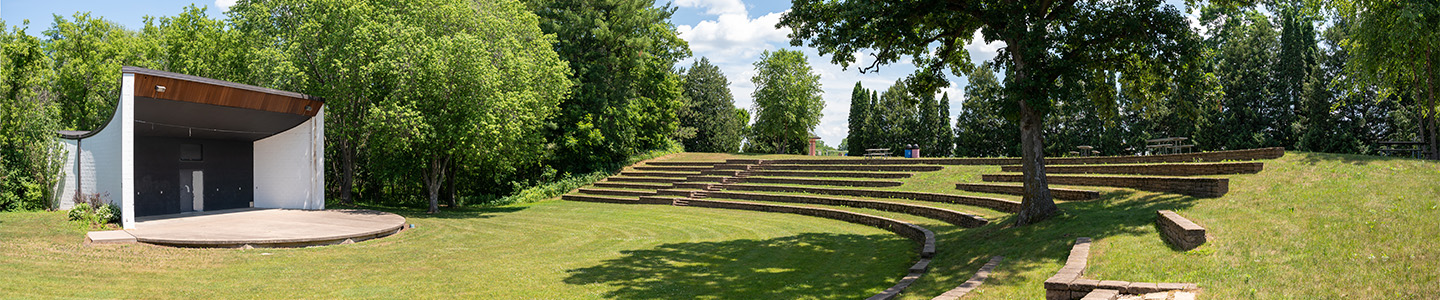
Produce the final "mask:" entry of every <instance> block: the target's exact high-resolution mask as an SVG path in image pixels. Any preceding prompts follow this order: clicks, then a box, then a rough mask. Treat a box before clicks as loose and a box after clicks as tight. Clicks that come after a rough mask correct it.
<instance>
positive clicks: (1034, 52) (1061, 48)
mask: <svg viewBox="0 0 1440 300" xmlns="http://www.w3.org/2000/svg"><path fill="white" fill-rule="evenodd" d="M793 5H794V6H793V7H792V9H791V11H790V12H789V13H787V14H786V15H785V16H784V17H782V18H781V21H780V23H779V24H777V26H787V27H789V28H791V29H792V30H794V32H793V33H792V34H791V36H790V37H791V38H792V40H791V44H792V45H801V44H804V42H805V41H806V40H809V41H810V43H809V45H810V46H813V47H815V48H816V49H818V50H819V51H820V53H821V55H831V57H832V62H834V63H837V64H840V65H841V66H846V67H848V66H849V65H850V64H851V63H852V62H853V57H854V56H853V55H852V54H853V53H864V52H872V53H873V56H874V57H873V59H874V60H873V61H874V63H872V64H871V65H870V66H867V67H863V68H861V71H869V70H875V69H876V68H878V67H879V66H881V65H885V64H890V63H894V62H896V61H899V60H900V59H901V57H902V56H910V57H912V61H914V62H915V64H916V66H917V67H919V70H918V71H917V72H916V73H915V74H914V75H911V76H910V78H909V79H908V81H910V83H911V84H912V85H914V86H915V88H917V90H919V91H929V92H930V93H934V90H935V89H936V88H939V87H941V86H943V85H946V84H948V82H945V79H944V72H945V71H946V70H949V71H950V72H952V73H965V72H966V71H967V70H969V69H971V67H972V62H971V61H970V55H969V53H968V51H966V50H965V45H967V44H969V43H970V42H971V41H972V40H974V39H975V37H976V36H977V34H976V32H977V31H978V32H979V33H980V34H978V36H981V37H982V38H983V40H984V41H985V42H991V41H1004V42H1005V47H1004V48H1002V49H1001V50H1000V52H999V55H998V56H996V59H995V60H996V62H997V63H998V64H999V65H1000V66H1003V67H1004V68H1006V69H1007V70H1008V71H1009V73H1008V76H1006V79H1005V81H1006V82H1005V83H1006V84H1005V87H1006V96H1007V97H1009V101H1007V102H1008V103H1009V104H1007V107H1006V110H1009V111H1015V112H1016V114H1017V115H1018V116H1019V119H1020V135H1021V141H1022V147H1021V150H1022V151H1021V158H1022V159H1021V161H1022V167H1021V170H1022V173H1023V174H1024V184H1025V196H1024V199H1023V200H1022V201H1021V210H1020V212H1019V213H1018V214H1017V216H1016V218H1015V222H1016V224H1017V225H1026V224H1031V223H1035V222H1038V221H1040V220H1044V219H1046V218H1049V217H1051V216H1054V215H1055V214H1057V213H1058V212H1059V208H1058V207H1057V206H1055V202H1054V199H1053V198H1052V197H1051V194H1050V188H1049V185H1048V184H1047V183H1046V180H1045V167H1044V157H1045V154H1044V152H1043V149H1044V137H1043V136H1042V131H1043V130H1044V124H1043V123H1044V117H1045V115H1046V113H1048V112H1049V111H1050V107H1051V105H1052V104H1053V102H1054V99H1055V98H1056V96H1057V94H1059V93H1060V92H1061V90H1060V89H1059V87H1060V86H1061V85H1060V84H1059V83H1060V82H1062V81H1064V82H1080V81H1083V80H1086V79H1087V78H1088V77H1090V76H1092V75H1093V74H1095V73H1096V72H1097V71H1102V70H1109V71H1119V72H1122V73H1125V74H1126V75H1125V76H1134V77H1135V78H1137V79H1139V80H1145V79H1150V80H1154V81H1160V80H1162V79H1163V78H1173V77H1176V76H1174V74H1176V73H1180V72H1181V71H1183V70H1188V69H1186V68H1183V66H1184V65H1186V64H1190V63H1195V62H1197V60H1198V57H1197V56H1198V55H1197V54H1198V52H1199V51H1198V48H1199V47H1198V43H1196V40H1197V37H1196V36H1197V35H1196V34H1194V33H1193V32H1192V31H1191V30H1190V28H1189V23H1188V22H1187V21H1186V20H1185V17H1184V16H1183V15H1181V13H1180V11H1179V10H1178V9H1177V8H1175V7H1173V6H1169V5H1166V4H1164V2H1162V1H1154V0H1134V1H1080V0H1061V1H1053V0H1042V1H1002V0H982V1H944V0H919V1H898V0H889V1H827V0H798V1H795V2H793ZM1157 87H1160V88H1156V89H1143V90H1142V91H1140V92H1154V93H1165V92H1168V91H1169V89H1165V88H1163V86H1160V85H1157ZM1102 101H1103V100H1102ZM1111 101H1113V100H1111Z"/></svg>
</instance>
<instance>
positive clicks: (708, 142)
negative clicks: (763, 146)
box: [680, 57, 745, 152]
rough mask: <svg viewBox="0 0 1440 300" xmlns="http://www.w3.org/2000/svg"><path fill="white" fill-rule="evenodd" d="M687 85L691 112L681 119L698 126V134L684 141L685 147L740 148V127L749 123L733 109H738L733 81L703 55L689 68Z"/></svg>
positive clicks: (703, 149) (696, 149)
mask: <svg viewBox="0 0 1440 300" xmlns="http://www.w3.org/2000/svg"><path fill="white" fill-rule="evenodd" d="M684 88H685V89H684V95H685V97H686V98H689V99H690V103H689V105H687V107H686V109H685V111H686V112H687V114H688V115H687V116H685V118H682V119H680V123H681V126H687V127H693V128H695V129H696V133H695V137H694V138H691V139H687V140H684V141H683V144H684V145H685V151H693V152H736V151H740V137H741V134H742V132H741V131H740V130H742V129H745V125H744V124H742V123H741V120H740V119H739V117H738V116H737V115H735V114H733V113H731V112H732V111H734V110H735V109H736V107H735V98H734V97H733V96H731V95H730V82H729V80H727V79H726V78H725V74H723V73H721V72H720V68H719V67H716V66H715V65H712V64H710V60H709V59H707V58H704V57H701V58H700V59H699V60H696V61H695V63H694V64H692V65H691V66H690V68H689V69H688V70H686V72H685V84H684Z"/></svg>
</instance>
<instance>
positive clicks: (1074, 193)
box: [955, 183, 1100, 201]
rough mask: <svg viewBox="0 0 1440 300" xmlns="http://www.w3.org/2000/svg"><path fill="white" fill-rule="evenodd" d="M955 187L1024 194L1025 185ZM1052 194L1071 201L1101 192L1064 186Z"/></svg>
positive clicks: (972, 190)
mask: <svg viewBox="0 0 1440 300" xmlns="http://www.w3.org/2000/svg"><path fill="white" fill-rule="evenodd" d="M955 189H957V190H962V191H969V192H976V193H991V194H1008V195H1024V194H1025V186H1021V185H1010V184H986V183H956V184H955ZM1050 195H1051V196H1054V197H1055V199H1061V200H1070V201H1085V200H1095V199H1097V198H1100V192H1096V191H1087V190H1074V189H1062V188H1054V187H1052V188H1050Z"/></svg>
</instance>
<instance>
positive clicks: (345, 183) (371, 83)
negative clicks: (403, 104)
mask: <svg viewBox="0 0 1440 300" xmlns="http://www.w3.org/2000/svg"><path fill="white" fill-rule="evenodd" d="M375 2H376V1H341V0H257V1H241V2H239V3H238V4H236V5H235V6H231V7H230V10H229V12H227V13H226V14H227V16H229V21H230V24H231V26H232V28H233V29H234V30H236V31H237V33H236V34H237V37H236V38H237V39H239V41H240V42H239V44H240V45H245V46H247V47H248V49H246V50H245V51H246V52H248V53H249V55H248V61H247V62H246V69H247V70H248V73H249V74H248V76H247V78H246V79H245V80H240V82H246V83H250V84H255V85H259V86H265V87H270V88H276V89H282V90H291V91H297V92H301V93H305V94H308V95H312V96H316V97H320V98H322V99H325V127H326V130H325V145H326V147H325V150H326V155H325V156H326V161H327V162H328V163H329V164H331V169H332V170H335V171H334V172H335V173H337V175H339V176H335V177H336V179H338V180H335V181H332V184H334V185H335V186H334V187H331V189H333V190H335V191H337V192H339V197H338V198H340V201H341V202H342V203H347V204H348V203H354V196H353V191H354V190H355V186H356V185H355V183H356V178H357V173H358V172H359V171H360V169H359V168H358V166H359V164H360V163H361V162H362V156H361V155H362V152H363V151H364V148H363V147H362V145H365V144H366V139H367V137H368V134H369V131H368V130H367V129H366V126H365V125H366V124H368V122H369V121H368V120H366V119H365V118H366V117H367V116H368V115H369V110H370V107H371V106H373V105H374V104H375V103H376V102H377V101H378V100H380V99H384V98H386V97H388V96H389V93H390V91H391V87H390V86H389V85H388V83H387V82H385V81H384V79H385V77H384V76H382V74H381V73H380V72H379V68H378V67H379V66H378V63H379V62H378V61H377V60H378V58H379V57H380V51H381V48H382V47H383V46H384V45H386V44H388V43H389V40H390V39H392V37H391V36H388V35H386V34H385V33H387V32H390V31H389V30H388V28H389V26H390V24H386V23H385V20H387V18H389V17H392V15H391V14H390V13H392V12H395V11H393V10H391V9H389V8H386V7H384V6H379V5H376V4H375ZM440 24H447V23H440Z"/></svg>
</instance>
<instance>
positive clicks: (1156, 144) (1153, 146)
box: [1145, 137, 1195, 154]
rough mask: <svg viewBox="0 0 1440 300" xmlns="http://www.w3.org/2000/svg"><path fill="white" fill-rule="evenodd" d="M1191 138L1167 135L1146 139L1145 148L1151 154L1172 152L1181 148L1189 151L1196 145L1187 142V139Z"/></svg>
mask: <svg viewBox="0 0 1440 300" xmlns="http://www.w3.org/2000/svg"><path fill="white" fill-rule="evenodd" d="M1189 139H1190V138H1187V137H1167V138H1158V139H1151V140H1145V150H1147V151H1149V152H1150V154H1157V153H1158V154H1171V153H1177V152H1180V151H1181V150H1185V151H1186V152H1189V150H1190V149H1191V148H1194V147H1195V145H1194V144H1185V140H1189Z"/></svg>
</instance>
